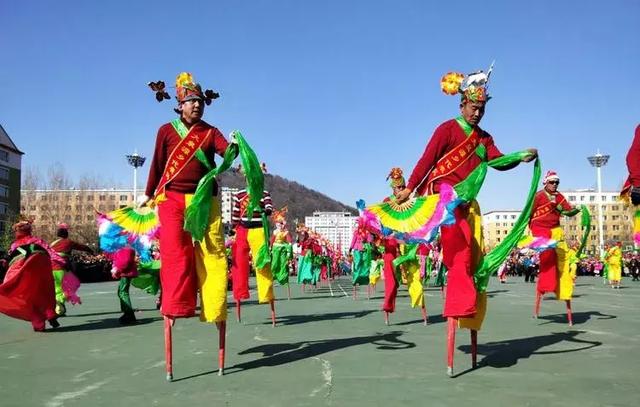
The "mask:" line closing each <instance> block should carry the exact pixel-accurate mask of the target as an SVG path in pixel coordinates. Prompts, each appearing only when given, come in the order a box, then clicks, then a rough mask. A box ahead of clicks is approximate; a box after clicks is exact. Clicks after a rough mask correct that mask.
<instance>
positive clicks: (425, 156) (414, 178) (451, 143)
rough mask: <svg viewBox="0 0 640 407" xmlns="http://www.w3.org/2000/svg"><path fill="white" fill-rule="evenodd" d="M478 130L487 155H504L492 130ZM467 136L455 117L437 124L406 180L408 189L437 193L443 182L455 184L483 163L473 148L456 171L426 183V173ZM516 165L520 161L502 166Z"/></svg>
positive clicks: (424, 192) (496, 156) (488, 156)
mask: <svg viewBox="0 0 640 407" xmlns="http://www.w3.org/2000/svg"><path fill="white" fill-rule="evenodd" d="M476 131H477V132H479V133H478V136H479V142H480V144H483V145H484V146H485V148H486V149H487V158H488V159H489V160H493V159H495V158H498V157H501V156H502V155H503V154H502V153H501V152H500V150H498V147H496V145H495V144H494V143H493V137H491V135H490V134H489V133H487V132H486V131H484V130H482V129H481V128H480V127H476ZM466 139H467V135H466V134H465V132H464V130H462V128H461V127H460V125H459V124H458V122H457V121H456V120H455V119H451V120H448V121H446V122H444V123H442V124H441V125H440V126H438V128H437V129H436V131H435V132H434V133H433V136H431V139H430V140H429V143H428V144H427V147H426V148H425V150H424V153H422V157H420V160H418V163H417V164H416V166H415V168H414V169H413V172H412V173H411V177H409V182H408V183H407V188H409V189H411V190H415V191H416V192H417V193H418V194H420V195H425V194H426V193H438V192H439V191H440V184H442V183H446V184H449V185H451V186H454V185H456V184H457V183H459V182H460V181H462V180H464V179H465V178H466V177H467V176H468V175H469V174H470V173H471V172H472V171H473V170H474V169H476V167H477V166H478V165H480V163H481V160H480V157H478V155H477V154H476V153H475V152H474V151H472V152H471V154H470V155H469V156H467V159H466V161H463V162H462V163H461V164H459V166H458V167H457V168H456V169H455V170H454V171H453V172H451V173H450V174H447V175H446V176H444V177H442V178H438V179H436V180H435V181H434V182H433V185H427V182H426V180H427V176H428V175H429V173H431V171H433V169H434V168H435V166H436V163H437V162H438V160H439V159H440V158H442V157H443V156H444V155H446V154H447V153H448V152H450V151H452V150H454V149H455V148H456V147H458V146H459V145H460V144H461V143H463V142H464V141H465V140H466ZM454 164H455V163H454ZM516 165H517V164H514V165H511V166H508V167H503V168H499V169H500V170H508V169H510V168H513V167H515V166H516Z"/></svg>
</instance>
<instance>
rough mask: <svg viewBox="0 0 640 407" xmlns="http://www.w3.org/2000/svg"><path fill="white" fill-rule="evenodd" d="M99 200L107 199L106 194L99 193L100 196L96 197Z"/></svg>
mask: <svg viewBox="0 0 640 407" xmlns="http://www.w3.org/2000/svg"><path fill="white" fill-rule="evenodd" d="M98 199H99V200H101V201H105V200H106V199H107V196H106V195H100V197H99V198H98Z"/></svg>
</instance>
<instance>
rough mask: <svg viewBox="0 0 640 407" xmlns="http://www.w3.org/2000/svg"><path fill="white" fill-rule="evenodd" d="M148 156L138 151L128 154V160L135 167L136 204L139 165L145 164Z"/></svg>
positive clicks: (134, 194)
mask: <svg viewBox="0 0 640 407" xmlns="http://www.w3.org/2000/svg"><path fill="white" fill-rule="evenodd" d="M144 160H146V157H143V156H141V155H140V154H138V153H137V152H134V153H133V154H127V162H128V163H129V165H131V166H132V167H133V204H134V205H136V203H137V202H138V201H137V198H138V167H142V166H143V165H144Z"/></svg>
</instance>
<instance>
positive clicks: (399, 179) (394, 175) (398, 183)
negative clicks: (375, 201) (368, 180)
mask: <svg viewBox="0 0 640 407" xmlns="http://www.w3.org/2000/svg"><path fill="white" fill-rule="evenodd" d="M389 179H391V181H389V185H390V186H391V188H394V187H403V186H405V185H407V183H406V182H405V180H404V176H403V173H402V168H398V167H393V168H392V169H391V172H389V175H387V181H388V180H389Z"/></svg>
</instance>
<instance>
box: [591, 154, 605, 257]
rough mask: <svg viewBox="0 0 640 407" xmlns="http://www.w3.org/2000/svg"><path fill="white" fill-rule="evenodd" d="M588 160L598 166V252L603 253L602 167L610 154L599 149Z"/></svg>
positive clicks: (593, 165)
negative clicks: (601, 152)
mask: <svg viewBox="0 0 640 407" xmlns="http://www.w3.org/2000/svg"><path fill="white" fill-rule="evenodd" d="M587 160H589V164H591V166H592V167H596V177H597V178H596V182H597V184H596V185H597V189H598V199H596V202H597V203H598V252H599V253H598V254H599V255H602V250H603V247H604V236H603V232H602V174H601V170H600V168H602V167H604V166H605V165H607V161H609V156H608V155H604V154H600V151H598V152H597V153H596V154H595V155H592V156H590V157H587Z"/></svg>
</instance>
